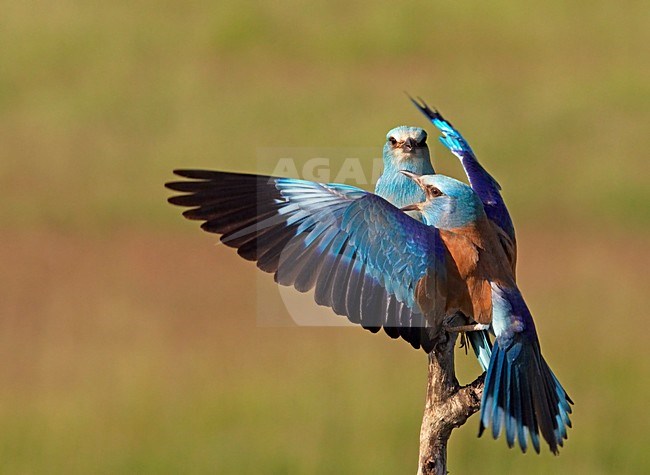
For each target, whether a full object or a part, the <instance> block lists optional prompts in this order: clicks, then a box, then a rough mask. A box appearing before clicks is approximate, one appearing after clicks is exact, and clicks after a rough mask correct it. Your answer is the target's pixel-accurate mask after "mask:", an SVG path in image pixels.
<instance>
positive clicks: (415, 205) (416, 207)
mask: <svg viewBox="0 0 650 475" xmlns="http://www.w3.org/2000/svg"><path fill="white" fill-rule="evenodd" d="M421 206H422V203H413V204H412V205H406V206H404V207H402V208H400V211H422V209H421Z"/></svg>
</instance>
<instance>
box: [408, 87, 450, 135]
mask: <svg viewBox="0 0 650 475" xmlns="http://www.w3.org/2000/svg"><path fill="white" fill-rule="evenodd" d="M406 95H407V96H408V98H409V99H410V100H411V102H412V103H413V105H414V106H415V107H417V108H418V110H419V111H420V112H422V114H424V116H425V117H426V118H427V119H429V120H431V121H433V120H442V121H445V122H447V123H448V124H449V125H450V126H452V125H451V123H450V122H449V121H448V120H446V119H445V118H444V117H443V116H442V114H440V112H438V109H437V108H435V107H434V108H431V107H429V105H428V104H427V103H426V102H425V100H424V99H422V98H421V97H420V96H418V97H417V100H416V99H413V98H412V97H411V96H410V95H409V94H408V93H407V94H406ZM452 127H453V126H452Z"/></svg>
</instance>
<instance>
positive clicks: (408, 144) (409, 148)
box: [402, 137, 418, 153]
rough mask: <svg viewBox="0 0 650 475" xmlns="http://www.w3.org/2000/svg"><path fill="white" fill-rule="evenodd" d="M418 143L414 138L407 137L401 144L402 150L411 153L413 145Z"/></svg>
mask: <svg viewBox="0 0 650 475" xmlns="http://www.w3.org/2000/svg"><path fill="white" fill-rule="evenodd" d="M417 145H418V143H417V142H416V141H415V139H414V138H411V137H409V138H407V139H406V140H405V141H404V144H403V145H402V150H403V151H404V152H406V153H411V152H413V151H414V150H415V147H417Z"/></svg>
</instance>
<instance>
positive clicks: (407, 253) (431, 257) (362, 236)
mask: <svg viewBox="0 0 650 475" xmlns="http://www.w3.org/2000/svg"><path fill="white" fill-rule="evenodd" d="M175 173H176V174H177V175H179V176H181V177H183V178H186V179H187V180H183V181H176V182H172V183H167V184H166V186H167V187H168V188H170V189H172V190H175V191H179V192H182V193H185V194H182V195H177V196H173V197H171V198H169V202H170V203H172V204H175V205H179V206H187V207H190V209H189V210H187V211H185V212H184V213H183V215H184V216H185V217H186V218H188V219H196V220H201V221H204V222H203V224H202V225H201V227H202V228H203V229H204V230H205V231H208V232H212V233H217V234H221V238H220V239H221V241H222V242H223V243H224V244H226V245H227V246H230V247H234V248H236V249H237V253H238V254H239V255H240V256H242V257H243V258H245V259H248V260H253V261H257V266H258V267H259V268H260V269H261V270H263V271H265V272H269V273H273V274H274V276H275V279H276V281H277V282H278V283H280V284H282V285H287V286H293V287H294V288H295V289H296V290H298V291H300V292H307V291H309V290H312V289H314V290H315V294H314V297H315V300H316V302H317V303H318V304H320V305H325V306H328V307H331V308H332V309H333V310H334V312H335V313H337V314H338V315H345V316H347V318H348V319H349V320H350V321H351V322H353V323H357V324H360V325H361V326H363V327H364V328H366V329H368V330H370V331H372V332H377V331H378V330H379V329H380V328H382V327H383V328H384V330H385V332H386V333H387V334H388V335H389V336H391V337H392V338H398V337H402V338H404V339H405V340H406V341H408V342H409V343H410V344H411V345H412V346H413V347H414V348H420V347H422V348H423V349H424V350H425V351H427V352H429V351H431V350H432V349H433V343H434V342H435V338H436V337H437V332H438V331H439V328H440V324H441V322H442V318H444V310H445V303H446V302H445V295H446V271H445V248H444V244H443V243H442V241H441V238H440V235H439V232H438V230H437V229H436V228H432V227H427V226H426V225H424V224H422V223H420V222H418V221H416V220H414V219H412V218H410V217H409V216H407V215H406V214H405V213H403V212H401V211H400V210H398V209H397V208H395V207H394V206H393V205H391V204H390V203H388V202H387V201H386V200H384V199H382V198H380V197H378V196H376V195H374V194H372V193H368V192H366V191H364V190H361V189H359V188H355V187H352V186H348V185H340V184H321V183H315V182H310V181H305V180H297V179H291V178H276V177H269V176H260V175H248V174H238V173H226V172H217V171H204V170H177V171H175Z"/></svg>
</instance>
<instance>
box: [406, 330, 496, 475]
mask: <svg viewBox="0 0 650 475" xmlns="http://www.w3.org/2000/svg"><path fill="white" fill-rule="evenodd" d="M446 335H447V338H446V339H444V341H440V342H439V343H438V345H437V346H436V348H435V349H434V351H432V352H431V353H430V354H429V374H428V383H427V397H426V403H425V406H424V415H423V417H422V428H421V429H420V460H419V466H418V475H446V474H447V442H448V441H449V437H450V436H451V431H452V430H453V429H455V428H456V427H460V426H462V425H463V424H464V423H465V422H466V421H467V419H468V418H469V417H470V416H471V415H472V414H474V413H475V412H477V411H478V410H479V409H480V407H481V396H482V394H483V382H484V381H483V380H484V378H485V375H484V374H482V375H481V376H479V377H478V378H477V379H476V380H475V381H473V382H472V383H470V384H468V385H467V386H462V387H461V386H460V385H459V384H458V380H457V379H456V374H455V371H454V345H455V343H456V337H457V334H456V333H454V334H449V333H446Z"/></svg>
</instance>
